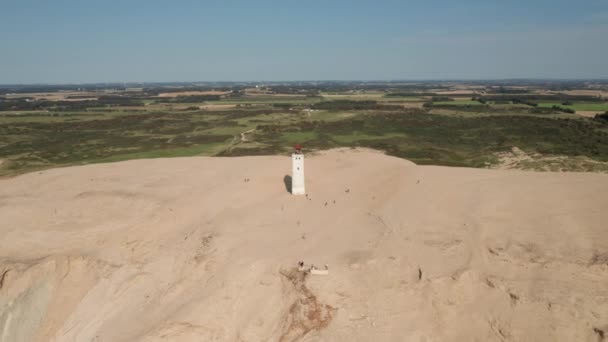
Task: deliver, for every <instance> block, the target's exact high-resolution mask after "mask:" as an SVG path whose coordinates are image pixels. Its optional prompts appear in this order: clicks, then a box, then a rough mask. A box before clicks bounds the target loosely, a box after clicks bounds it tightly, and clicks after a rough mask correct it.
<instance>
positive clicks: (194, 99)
mask: <svg viewBox="0 0 608 342" xmlns="http://www.w3.org/2000/svg"><path fill="white" fill-rule="evenodd" d="M221 99H222V97H221V96H220V95H180V96H176V97H173V98H171V97H167V98H158V99H156V102H160V103H198V102H205V101H219V100H221Z"/></svg>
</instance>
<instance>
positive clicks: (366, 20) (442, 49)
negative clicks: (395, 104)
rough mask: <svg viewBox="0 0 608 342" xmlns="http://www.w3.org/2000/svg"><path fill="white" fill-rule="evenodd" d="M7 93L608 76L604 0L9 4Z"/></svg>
mask: <svg viewBox="0 0 608 342" xmlns="http://www.w3.org/2000/svg"><path fill="white" fill-rule="evenodd" d="M0 42H1V45H0V46H1V48H0V84H6V83H83V82H130V81H133V82H154V81H222V80H223V81H246V80H372V79H495V78H608V0H587V1H585V0H583V1H562V0H552V1H548V0H547V1H545V0H536V1H534V0H529V1H521V0H510V1H504V0H503V1H490V0H485V1H481V0H480V1H453V0H452V1H432V0H427V1H357V0H351V1H331V0H325V1H316V0H308V1H288V0H282V1H229V0H225V1H185V0H184V1H169V0H164V1H155V0H146V1H140V0H123V1H113V0H105V1H92V0H90V1H89V0H80V1H75V0H73V1H65V0H53V1H50V0H41V1H32V0H19V1H5V0H0Z"/></svg>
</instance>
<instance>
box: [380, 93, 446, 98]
mask: <svg viewBox="0 0 608 342" xmlns="http://www.w3.org/2000/svg"><path fill="white" fill-rule="evenodd" d="M436 95H437V94H435V93H425V92H421V93H388V94H385V95H384V97H418V96H436Z"/></svg>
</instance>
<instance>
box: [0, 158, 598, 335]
mask: <svg viewBox="0 0 608 342" xmlns="http://www.w3.org/2000/svg"><path fill="white" fill-rule="evenodd" d="M290 167H291V165H290V159H289V158H286V157H242V158H177V159H155V160H137V161H127V162H121V163H114V164H102V165H91V166H83V167H70V168H64V169H54V170H49V171H44V172H40V173H32V174H27V175H23V176H20V177H17V178H13V179H4V180H0V272H1V273H0V341H11V342H17V341H87V342H88V341H104V342H105V341H125V342H126V341H290V340H302V341H427V342H430V341H474V340H477V341H598V340H599V339H600V338H601V337H600V335H601V334H604V335H608V230H607V228H606V227H607V226H606V223H607V222H608V211H607V210H606V204H608V175H603V174H583V173H531V172H520V171H498V170H478V169H464V168H445V167H430V166H429V167H421V166H416V165H414V164H412V163H410V162H407V161H405V160H400V159H396V158H391V157H387V156H384V155H382V154H379V153H374V152H344V151H332V152H327V153H324V154H321V155H318V156H314V157H309V158H307V160H306V172H307V190H308V191H309V194H310V196H309V198H308V199H307V198H306V197H292V196H291V195H290V194H288V193H287V192H286V191H285V185H284V183H283V177H284V175H286V174H287V173H288V172H289V171H290ZM245 178H249V179H250V181H248V182H245V181H244V180H245ZM300 259H302V260H304V261H305V262H308V263H315V264H317V265H324V264H329V268H330V274H329V275H327V276H308V277H307V278H306V277H303V276H302V274H300V273H298V272H294V271H293V270H292V267H293V266H295V264H296V262H297V261H298V260H300Z"/></svg>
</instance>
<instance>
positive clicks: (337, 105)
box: [312, 100, 394, 111]
mask: <svg viewBox="0 0 608 342" xmlns="http://www.w3.org/2000/svg"><path fill="white" fill-rule="evenodd" d="M312 108H313V109H320V110H330V111H339V110H365V109H367V110H374V109H376V110H382V109H389V110H390V109H394V106H390V105H382V104H378V102H376V101H370V100H368V101H352V100H335V101H323V102H319V103H315V104H314V105H312Z"/></svg>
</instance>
